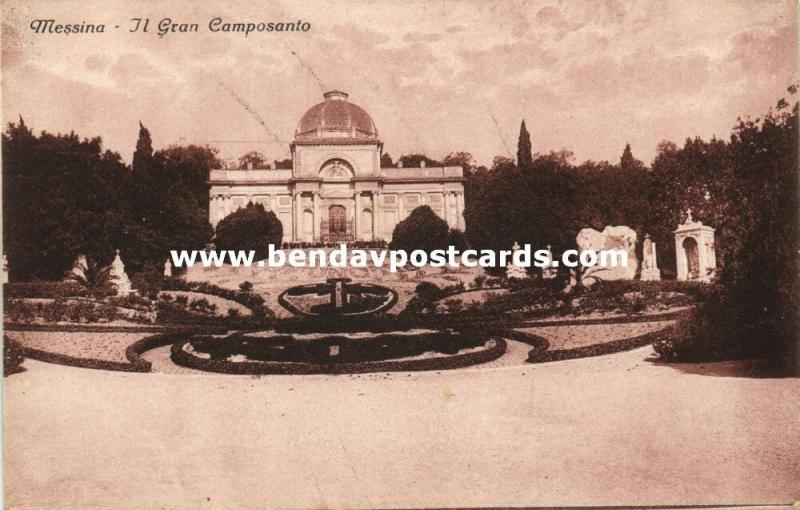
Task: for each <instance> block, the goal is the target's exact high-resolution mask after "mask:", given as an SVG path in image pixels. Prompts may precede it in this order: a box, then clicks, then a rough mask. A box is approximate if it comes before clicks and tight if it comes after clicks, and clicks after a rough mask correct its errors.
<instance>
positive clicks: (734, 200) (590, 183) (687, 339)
mask: <svg viewBox="0 0 800 510" xmlns="http://www.w3.org/2000/svg"><path fill="white" fill-rule="evenodd" d="M789 92H790V93H791V94H792V95H794V94H795V93H796V90H795V88H794V87H791V88H790V89H789ZM797 136H798V132H797V105H796V104H795V105H794V107H792V106H791V105H790V104H789V102H787V101H786V100H781V101H780V102H779V103H778V105H777V107H776V110H775V111H772V112H770V113H768V114H767V115H766V116H764V117H762V118H759V119H755V120H743V121H739V123H738V124H737V125H736V126H735V127H734V129H733V132H732V134H731V138H730V140H729V141H724V140H719V139H712V140H710V141H705V140H702V139H700V138H693V139H687V140H686V141H685V143H684V145H683V146H682V147H679V146H677V145H675V144H673V143H670V142H662V143H661V144H660V145H659V146H658V154H657V156H656V158H655V159H654V161H653V163H652V166H651V168H647V167H646V166H645V165H644V164H643V163H642V162H640V161H638V160H636V159H635V158H634V157H633V153H632V151H631V149H630V146H626V147H625V149H624V151H623V154H622V156H621V158H620V162H619V164H611V163H608V162H591V161H589V162H585V163H583V164H580V165H574V164H572V163H571V154H569V153H566V152H560V153H550V154H536V155H535V156H534V158H533V161H532V163H531V164H530V168H523V169H521V168H519V167H518V165H516V164H515V163H514V162H513V161H512V160H509V159H507V158H496V159H495V162H494V164H493V166H492V168H491V169H490V170H486V171H475V172H473V173H472V174H471V176H470V178H469V180H468V181H467V189H466V193H467V200H466V205H467V209H466V211H465V218H466V222H467V236H468V239H469V242H470V244H471V245H472V246H473V247H476V248H492V249H508V247H509V246H511V245H512V244H513V243H514V242H515V241H518V242H520V243H530V244H532V245H533V246H537V247H543V246H546V245H552V246H553V251H554V253H556V254H558V253H559V252H561V251H563V250H564V249H568V248H572V247H574V244H575V236H576V234H577V233H578V231H579V230H580V229H582V228H585V227H592V228H595V229H602V228H603V227H604V226H607V225H627V226H629V227H631V228H633V229H634V230H635V231H636V232H637V234H638V238H639V240H640V241H641V239H643V237H644V234H645V233H649V234H650V235H651V237H652V239H653V241H654V242H655V243H656V248H657V251H658V261H659V266H660V267H661V269H662V273H663V275H664V276H665V277H670V276H673V277H674V270H673V269H672V268H674V267H675V251H674V236H673V232H674V230H675V228H676V227H677V226H678V224H680V223H681V222H682V221H683V220H684V219H685V218H686V215H685V211H686V210H687V209H688V208H691V209H692V213H693V216H694V218H695V219H698V220H700V221H702V222H703V223H704V224H706V225H711V226H713V227H714V228H716V252H717V261H718V282H719V284H720V285H719V289H718V290H717V291H716V292H715V293H714V294H712V295H711V296H709V297H708V300H707V301H708V302H707V304H705V305H704V306H702V307H700V308H699V309H698V310H697V312H696V317H695V318H694V319H693V320H692V321H691V322H690V323H689V324H690V326H687V327H685V328H683V329H680V331H682V332H683V335H682V336H683V339H682V341H681V342H679V344H681V346H682V347H680V349H682V353H683V355H682V357H683V358H684V359H687V358H693V359H700V358H702V359H717V358H723V357H731V356H754V355H757V356H762V355H768V356H770V355H774V356H776V357H779V358H782V359H789V358H791V355H789V351H791V350H792V349H793V348H795V347H793V346H795V345H796V343H795V342H794V340H795V339H796V327H797V313H796V303H797V302H798V296H797V294H796V293H797V282H798V275H797V263H798V248H800V246H799V245H798V239H797V224H798V223H797V212H798V200H797V197H798V166H797V154H798V146H797ZM523 138H524V137H521V139H523ZM521 148H522V149H524V147H521ZM523 152H524V151H523ZM676 348H677V347H676Z"/></svg>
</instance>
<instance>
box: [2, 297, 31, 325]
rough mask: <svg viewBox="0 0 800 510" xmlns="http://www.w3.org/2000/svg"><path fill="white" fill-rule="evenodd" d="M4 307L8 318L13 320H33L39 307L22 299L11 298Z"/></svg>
mask: <svg viewBox="0 0 800 510" xmlns="http://www.w3.org/2000/svg"><path fill="white" fill-rule="evenodd" d="M4 308H5V309H4V312H5V317H6V319H7V320H10V321H11V322H33V321H34V320H35V319H36V314H37V311H38V308H39V307H38V306H36V305H35V304H33V303H29V302H27V301H24V300H22V299H9V300H7V301H6V303H5V307H4Z"/></svg>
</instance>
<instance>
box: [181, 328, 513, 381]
mask: <svg viewBox="0 0 800 510" xmlns="http://www.w3.org/2000/svg"><path fill="white" fill-rule="evenodd" d="M489 340H494V342H495V345H494V346H493V347H490V348H488V349H484V350H482V351H479V352H470V353H466V354H456V355H453V356H445V357H439V358H427V359H416V360H407V361H378V362H369V363H342V364H329V365H326V364H317V363H298V362H232V361H215V360H209V359H202V358H197V357H195V356H192V355H190V354H187V353H186V352H184V351H183V345H184V342H181V341H178V342H175V343H174V344H172V349H171V352H170V358H171V359H172V362H173V363H175V364H176V365H180V366H183V367H188V368H193V369H196V370H202V371H204V372H217V373H223V374H236V375H309V374H328V375H342V374H365V373H374V372H422V371H432V370H452V369H455V368H464V367H469V366H473V365H478V364H482V363H488V362H489V361H494V360H496V359H497V358H499V357H500V356H502V355H503V354H505V353H506V348H507V344H506V342H505V340H504V339H503V338H500V337H496V336H492V337H489V338H487V341H489Z"/></svg>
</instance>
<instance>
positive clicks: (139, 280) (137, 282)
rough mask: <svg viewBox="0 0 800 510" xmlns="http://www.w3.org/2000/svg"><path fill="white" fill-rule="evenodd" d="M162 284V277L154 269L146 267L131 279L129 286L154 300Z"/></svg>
mask: <svg viewBox="0 0 800 510" xmlns="http://www.w3.org/2000/svg"><path fill="white" fill-rule="evenodd" d="M163 283H164V275H163V274H162V273H161V272H160V271H158V270H157V269H155V268H154V267H146V268H145V269H144V270H142V271H139V272H138V273H136V274H135V275H133V277H132V278H131V286H133V288H135V289H137V290H138V291H139V292H140V293H141V294H142V295H143V296H147V297H148V298H150V299H156V297H157V296H158V293H159V292H160V291H161V288H162V287H163Z"/></svg>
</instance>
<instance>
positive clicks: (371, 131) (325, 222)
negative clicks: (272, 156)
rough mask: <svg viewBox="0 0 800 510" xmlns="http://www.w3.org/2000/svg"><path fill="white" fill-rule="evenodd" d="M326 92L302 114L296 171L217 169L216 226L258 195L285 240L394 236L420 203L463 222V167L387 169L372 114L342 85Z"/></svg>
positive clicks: (457, 224)
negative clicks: (398, 227) (356, 103)
mask: <svg viewBox="0 0 800 510" xmlns="http://www.w3.org/2000/svg"><path fill="white" fill-rule="evenodd" d="M324 98H325V100H324V101H323V102H322V103H319V104H317V105H315V106H313V107H311V109H309V110H308V111H307V112H306V113H305V115H303V117H302V118H301V119H300V123H299V124H298V126H297V130H296V131H295V135H294V141H293V142H292V144H291V146H290V147H291V154H292V169H291V170H253V169H242V168H237V169H229V168H224V169H215V170H212V171H211V175H210V186H211V187H210V199H211V201H210V206H209V221H210V222H211V224H212V225H214V226H215V227H216V225H217V223H219V221H220V220H221V219H222V218H224V217H225V216H227V215H229V214H231V213H232V212H234V211H236V210H237V209H239V208H241V207H244V206H245V205H247V203H248V202H253V203H260V204H263V206H264V208H265V209H267V210H268V211H274V212H275V214H276V215H277V217H278V219H280V221H281V223H282V224H283V238H284V241H287V242H288V241H295V242H351V241H375V240H386V241H389V240H391V237H392V231H393V230H394V227H395V225H397V223H398V222H399V221H401V220H403V219H405V218H406V217H407V216H408V215H409V214H410V213H411V211H412V210H413V209H414V208H416V207H418V206H420V205H428V206H430V208H431V209H433V210H434V211H435V212H436V214H438V215H439V216H440V217H441V218H442V219H444V220H445V221H447V223H448V225H449V226H450V227H451V228H457V229H461V230H463V229H464V175H463V170H462V169H461V167H458V166H456V167H427V168H426V167H425V166H424V164H423V166H422V167H420V168H381V163H380V162H381V154H382V150H383V143H382V142H381V140H380V137H379V136H378V130H377V129H376V128H375V124H374V123H373V121H372V118H371V117H370V116H369V114H368V113H367V112H366V111H364V110H363V109H362V108H360V107H359V106H357V105H355V104H353V103H351V102H350V101H348V96H347V94H346V93H344V92H339V91H331V92H327V93H325V94H324Z"/></svg>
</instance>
